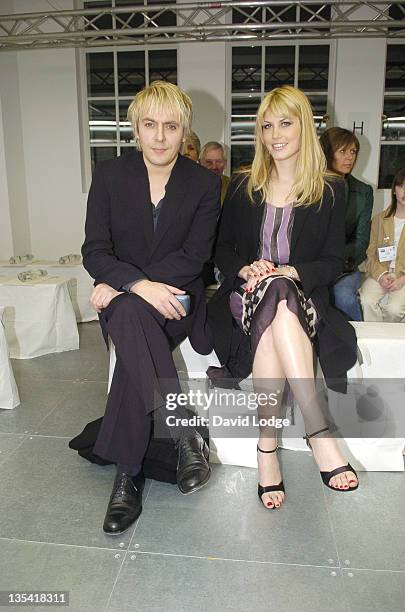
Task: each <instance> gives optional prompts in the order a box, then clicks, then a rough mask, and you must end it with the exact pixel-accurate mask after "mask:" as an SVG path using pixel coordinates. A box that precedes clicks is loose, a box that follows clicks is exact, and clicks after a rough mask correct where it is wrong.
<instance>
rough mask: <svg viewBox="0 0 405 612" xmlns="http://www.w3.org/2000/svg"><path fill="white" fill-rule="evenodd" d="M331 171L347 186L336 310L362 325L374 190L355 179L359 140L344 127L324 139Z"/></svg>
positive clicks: (333, 131)
mask: <svg viewBox="0 0 405 612" xmlns="http://www.w3.org/2000/svg"><path fill="white" fill-rule="evenodd" d="M320 142H321V146H322V149H323V151H324V153H325V157H326V161H327V165H328V169H329V170H332V171H333V172H336V174H339V175H340V176H342V177H344V178H345V180H346V185H347V205H346V216H345V233H346V246H345V269H344V272H343V274H342V275H341V277H340V278H339V279H338V280H337V281H336V283H335V284H334V286H333V288H332V294H333V298H334V301H335V306H336V308H339V310H341V311H342V312H343V313H344V314H345V315H346V316H347V317H348V319H349V320H350V321H362V320H363V315H362V310H361V307H360V302H359V297H358V290H359V287H360V285H361V281H362V275H361V272H360V271H359V268H358V267H359V265H360V264H361V263H362V262H363V261H364V260H365V259H366V252H367V247H368V244H369V239H370V228H371V214H372V211H373V203H374V196H373V189H372V187H371V186H370V185H367V184H366V183H363V181H359V180H358V179H357V178H355V177H354V176H352V174H351V173H352V170H353V168H354V166H355V164H356V161H357V157H358V154H359V150H360V144H359V141H358V139H357V136H356V135H355V134H353V133H352V132H350V131H349V130H345V129H344V128H340V127H332V128H329V129H328V130H326V131H325V132H324V133H323V134H322V136H321V137H320Z"/></svg>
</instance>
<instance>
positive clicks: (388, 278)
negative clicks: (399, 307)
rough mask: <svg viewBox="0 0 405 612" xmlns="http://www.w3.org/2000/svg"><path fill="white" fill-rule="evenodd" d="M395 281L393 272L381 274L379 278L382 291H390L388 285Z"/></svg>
mask: <svg viewBox="0 0 405 612" xmlns="http://www.w3.org/2000/svg"><path fill="white" fill-rule="evenodd" d="M394 281H395V274H389V273H387V274H383V275H382V276H381V278H380V279H379V281H378V282H379V284H380V286H381V287H382V288H383V289H384V291H390V287H391V285H392V283H393V282H394Z"/></svg>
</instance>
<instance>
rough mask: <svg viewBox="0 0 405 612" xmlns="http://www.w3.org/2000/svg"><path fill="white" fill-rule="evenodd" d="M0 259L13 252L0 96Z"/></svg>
mask: <svg viewBox="0 0 405 612" xmlns="http://www.w3.org/2000/svg"><path fill="white" fill-rule="evenodd" d="M0 219H1V222H0V259H6V258H7V257H9V256H10V254H11V253H12V252H13V236H12V231H11V219H10V206H9V192H8V180H7V167H6V151H5V147H4V130H3V114H2V108H1V95H0Z"/></svg>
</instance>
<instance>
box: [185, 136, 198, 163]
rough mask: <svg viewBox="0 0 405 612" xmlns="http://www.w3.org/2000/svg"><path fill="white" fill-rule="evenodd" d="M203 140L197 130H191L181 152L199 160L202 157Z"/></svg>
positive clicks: (194, 159)
mask: <svg viewBox="0 0 405 612" xmlns="http://www.w3.org/2000/svg"><path fill="white" fill-rule="evenodd" d="M200 151H201V142H200V139H199V138H198V136H197V134H196V133H195V132H192V131H190V132H189V135H188V136H187V138H186V140H185V141H184V144H183V146H182V148H181V154H182V155H184V157H189V158H190V159H192V160H193V161H195V162H197V161H198V158H199V157H200Z"/></svg>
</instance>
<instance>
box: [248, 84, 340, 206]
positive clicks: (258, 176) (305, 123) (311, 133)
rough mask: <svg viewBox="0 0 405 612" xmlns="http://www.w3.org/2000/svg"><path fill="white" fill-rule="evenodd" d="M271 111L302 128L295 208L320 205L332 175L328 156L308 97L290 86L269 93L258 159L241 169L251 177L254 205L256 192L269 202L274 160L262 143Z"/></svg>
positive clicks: (262, 109)
mask: <svg viewBox="0 0 405 612" xmlns="http://www.w3.org/2000/svg"><path fill="white" fill-rule="evenodd" d="M267 111H271V112H272V113H273V114H274V115H277V116H280V117H286V118H287V117H291V118H293V117H295V118H298V120H299V123H300V126H301V145H300V150H299V153H298V158H297V169H296V175H295V181H294V184H293V186H292V189H291V196H292V197H294V198H295V204H294V205H295V206H309V205H310V204H314V203H319V202H321V200H322V195H323V191H324V186H325V177H327V176H328V175H329V174H330V176H334V174H333V173H329V172H328V171H327V167H326V159H325V155H324V153H323V151H322V148H321V146H320V144H319V140H318V136H317V133H316V129H315V123H314V118H313V113H312V108H311V104H310V102H309V100H308V98H307V96H306V95H305V94H304V93H303V92H302V91H300V90H299V89H297V88H296V87H291V86H290V85H283V86H282V87H277V88H276V89H273V90H272V91H270V92H269V93H268V94H266V96H265V97H264V98H263V100H262V103H261V104H260V106H259V110H258V111H257V116H256V128H255V139H256V146H255V156H254V159H253V162H252V166H251V167H250V168H249V169H244V170H241V172H242V173H245V174H248V175H249V180H248V182H247V192H248V195H249V198H250V199H251V200H252V202H253V193H254V192H257V191H258V192H260V194H261V200H262V202H264V201H265V200H266V199H267V196H268V191H269V179H270V175H271V171H272V169H273V167H274V161H273V158H272V156H271V154H270V153H269V151H268V149H267V147H266V146H265V144H264V142H263V122H264V115H265V113H266V112H267Z"/></svg>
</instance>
